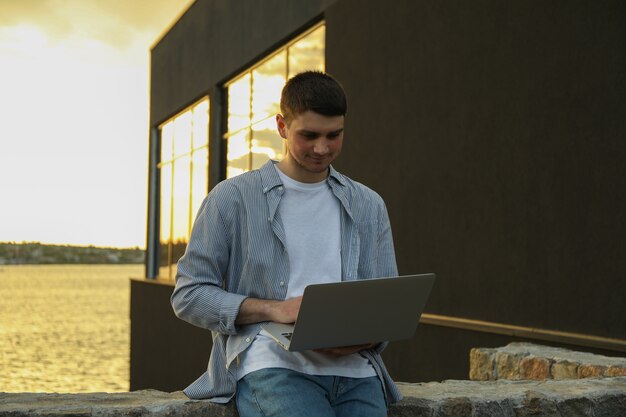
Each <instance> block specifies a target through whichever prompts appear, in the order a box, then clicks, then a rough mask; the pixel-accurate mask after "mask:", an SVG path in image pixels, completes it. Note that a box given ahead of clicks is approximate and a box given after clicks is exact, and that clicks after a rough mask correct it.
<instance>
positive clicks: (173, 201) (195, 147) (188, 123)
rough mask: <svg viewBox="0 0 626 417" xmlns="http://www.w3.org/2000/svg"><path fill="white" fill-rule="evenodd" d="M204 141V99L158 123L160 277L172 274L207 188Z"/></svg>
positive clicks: (206, 125) (206, 126)
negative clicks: (159, 157) (166, 120)
mask: <svg viewBox="0 0 626 417" xmlns="http://www.w3.org/2000/svg"><path fill="white" fill-rule="evenodd" d="M208 142H209V100H208V99H204V100H202V101H200V102H199V103H196V104H195V105H193V106H192V107H190V108H189V109H187V110H185V111H184V112H183V113H181V114H179V115H178V116H176V117H174V118H173V119H171V120H169V121H168V122H166V123H165V124H163V125H162V126H161V162H160V163H159V165H158V166H159V169H160V172H161V202H160V203H161V210H160V213H161V223H160V224H161V227H160V230H161V238H160V242H161V249H160V260H159V266H160V269H159V277H161V278H173V277H174V276H175V274H176V270H175V269H176V262H178V259H179V258H180V257H181V256H182V255H183V253H184V252H185V248H186V247H187V242H189V235H190V233H191V225H192V224H193V218H194V217H195V215H196V212H197V211H198V209H199V207H200V204H201V203H202V200H203V199H204V197H205V196H206V193H207V191H208V188H209V177H208V173H209V150H208Z"/></svg>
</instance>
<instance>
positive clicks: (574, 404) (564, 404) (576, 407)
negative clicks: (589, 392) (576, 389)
mask: <svg viewBox="0 0 626 417" xmlns="http://www.w3.org/2000/svg"><path fill="white" fill-rule="evenodd" d="M593 405H594V403H593V401H592V400H590V399H589V398H584V397H580V398H571V399H566V400H563V401H561V402H560V403H558V404H557V406H556V407H557V409H558V411H559V414H557V415H561V416H593V415H594V414H593V408H594V407H593Z"/></svg>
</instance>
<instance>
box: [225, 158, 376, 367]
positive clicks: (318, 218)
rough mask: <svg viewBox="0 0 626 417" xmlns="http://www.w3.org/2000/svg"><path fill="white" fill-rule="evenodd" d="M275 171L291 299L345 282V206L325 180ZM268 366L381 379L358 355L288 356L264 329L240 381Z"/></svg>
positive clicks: (245, 358)
mask: <svg viewBox="0 0 626 417" xmlns="http://www.w3.org/2000/svg"><path fill="white" fill-rule="evenodd" d="M275 168H276V171H277V172H278V175H279V176H280V178H281V180H282V182H283V186H284V187H285V193H284V194H283V196H282V198H281V201H280V205H279V206H278V213H279V215H280V218H281V220H282V222H283V227H284V230H285V241H286V242H285V243H286V247H287V254H288V255H289V268H290V270H289V285H288V287H287V298H293V297H297V296H300V295H302V293H303V292H304V288H305V287H306V286H307V285H309V284H317V283H325V282H336V281H340V280H341V251H340V249H341V219H340V216H341V207H340V205H339V201H338V200H337V198H335V196H334V195H333V193H332V191H331V189H330V187H329V186H328V183H327V181H326V180H324V181H322V182H319V183H314V184H308V183H301V182H298V181H295V180H293V179H292V178H290V177H288V176H287V175H285V174H283V173H282V172H281V171H280V169H279V168H278V166H276V165H275ZM264 368H288V369H292V370H294V371H298V372H303V373H306V374H309V375H335V376H345V377H352V378H364V377H370V376H374V375H376V372H375V371H374V368H373V367H372V365H371V364H370V363H369V361H368V360H367V359H366V358H365V357H363V356H361V355H360V354H358V353H355V354H352V355H348V356H342V357H339V358H337V357H332V356H329V355H324V354H320V353H316V352H314V351H310V350H309V351H303V352H289V351H287V350H285V349H283V348H282V347H280V346H279V345H278V343H276V341H274V339H272V338H271V337H270V336H269V335H268V334H267V333H266V332H265V331H263V330H262V331H261V333H259V334H258V335H257V337H256V338H255V340H254V342H253V343H252V345H251V346H250V347H249V348H248V349H247V350H246V351H244V352H243V353H242V354H241V355H240V356H239V366H238V369H237V377H238V378H242V377H244V376H245V375H246V374H248V373H250V372H253V371H256V370H259V369H264Z"/></svg>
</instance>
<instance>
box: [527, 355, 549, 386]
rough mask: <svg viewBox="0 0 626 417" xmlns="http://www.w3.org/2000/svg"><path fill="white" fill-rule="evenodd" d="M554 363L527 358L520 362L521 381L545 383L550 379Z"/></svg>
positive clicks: (544, 359) (531, 357)
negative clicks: (528, 380) (530, 380)
mask: <svg viewBox="0 0 626 417" xmlns="http://www.w3.org/2000/svg"><path fill="white" fill-rule="evenodd" d="M551 367H552V361H551V360H548V359H546V358H538V357H536V356H526V357H524V358H522V359H521V360H520V362H519V374H520V378H521V379H532V380H538V381H543V380H544V379H549V378H550V377H551V375H550V368H551Z"/></svg>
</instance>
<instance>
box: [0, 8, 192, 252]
mask: <svg viewBox="0 0 626 417" xmlns="http://www.w3.org/2000/svg"><path fill="white" fill-rule="evenodd" d="M189 3H190V0H132V1H128V0H0V75H1V76H0V132H1V133H0V141H1V146H0V156H1V161H2V163H0V196H1V197H0V202H1V203H0V242H7V241H13V242H22V241H29V242H30V241H38V242H43V243H58V244H78V245H89V244H93V245H96V246H115V247H130V246H140V247H144V246H145V234H146V233H145V231H146V207H147V204H146V194H147V148H148V96H149V50H150V46H151V45H152V44H153V43H154V42H155V41H156V40H157V39H158V38H159V37H160V36H161V34H162V33H163V32H164V31H165V30H166V29H167V28H168V27H169V25H170V24H171V23H172V22H173V21H174V20H175V19H177V17H178V16H179V15H180V13H182V12H183V11H184V10H185V9H186V8H187V6H188V5H189Z"/></svg>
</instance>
